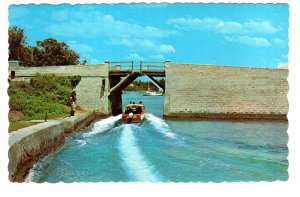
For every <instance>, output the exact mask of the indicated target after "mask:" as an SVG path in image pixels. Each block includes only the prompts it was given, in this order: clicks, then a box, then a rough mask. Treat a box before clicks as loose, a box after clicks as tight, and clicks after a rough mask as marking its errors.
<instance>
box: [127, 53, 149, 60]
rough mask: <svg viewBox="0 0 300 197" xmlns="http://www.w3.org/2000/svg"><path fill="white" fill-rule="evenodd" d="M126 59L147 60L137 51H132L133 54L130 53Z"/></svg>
mask: <svg viewBox="0 0 300 197" xmlns="http://www.w3.org/2000/svg"><path fill="white" fill-rule="evenodd" d="M126 59H128V60H133V61H143V60H145V58H143V57H142V56H140V55H139V54H137V53H132V54H129V55H128V56H127V57H126Z"/></svg>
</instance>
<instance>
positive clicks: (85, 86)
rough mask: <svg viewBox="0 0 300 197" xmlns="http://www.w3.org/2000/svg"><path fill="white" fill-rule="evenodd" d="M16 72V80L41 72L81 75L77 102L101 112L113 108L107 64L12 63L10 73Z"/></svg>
mask: <svg viewBox="0 0 300 197" xmlns="http://www.w3.org/2000/svg"><path fill="white" fill-rule="evenodd" d="M12 71H14V72H15V78H14V80H19V79H20V80H25V79H27V80H28V78H29V77H32V76H34V75H35V74H36V73H40V74H55V75H58V76H81V81H80V83H79V84H78V85H77V87H76V89H75V91H76V93H77V104H78V105H79V106H80V107H82V108H85V109H91V110H96V111H98V112H99V113H100V114H105V115H108V114H110V113H111V108H110V105H109V101H108V97H107V95H108V92H109V73H108V65H107V64H94V65H70V66H44V67H21V66H15V65H11V66H10V67H9V75H11V72H12Z"/></svg>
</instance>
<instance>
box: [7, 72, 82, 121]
mask: <svg viewBox="0 0 300 197" xmlns="http://www.w3.org/2000/svg"><path fill="white" fill-rule="evenodd" d="M79 81H80V77H59V76H55V75H41V74H37V75H35V76H34V77H33V78H32V79H31V80H30V82H29V83H27V82H23V81H19V82H18V81H11V82H10V86H9V88H8V95H9V97H10V100H9V107H10V109H11V110H16V111H20V112H22V113H23V114H24V117H23V119H22V120H31V119H44V118H45V116H46V114H47V117H48V118H57V117H61V116H63V115H66V113H68V109H67V108H66V106H65V105H67V104H69V98H70V95H71V93H72V90H73V88H74V87H75V86H76V85H77V84H78V83H79ZM75 84H76V85H75ZM74 85H75V86H74Z"/></svg>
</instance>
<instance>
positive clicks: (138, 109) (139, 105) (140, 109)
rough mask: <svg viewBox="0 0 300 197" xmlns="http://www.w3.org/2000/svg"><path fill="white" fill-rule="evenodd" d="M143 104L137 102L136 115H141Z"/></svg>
mask: <svg viewBox="0 0 300 197" xmlns="http://www.w3.org/2000/svg"><path fill="white" fill-rule="evenodd" d="M142 107H143V102H142V101H139V103H138V106H137V108H136V111H137V113H138V114H140V113H142Z"/></svg>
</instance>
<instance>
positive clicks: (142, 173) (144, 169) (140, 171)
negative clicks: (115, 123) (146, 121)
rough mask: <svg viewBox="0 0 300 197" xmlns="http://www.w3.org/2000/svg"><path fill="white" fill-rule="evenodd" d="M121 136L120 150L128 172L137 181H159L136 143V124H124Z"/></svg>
mask: <svg viewBox="0 0 300 197" xmlns="http://www.w3.org/2000/svg"><path fill="white" fill-rule="evenodd" d="M122 127H123V130H122V134H121V138H120V141H119V142H120V146H119V150H120V153H121V158H122V160H123V162H124V164H125V166H126V168H127V170H128V171H127V172H128V173H129V174H130V175H131V176H132V177H133V178H134V179H136V181H140V182H145V181H146V182H157V181H159V178H158V177H157V176H156V175H155V174H154V173H153V169H152V168H151V166H150V165H149V164H148V162H147V161H146V159H145V157H144V155H143V154H142V152H141V151H140V149H139V147H138V146H137V144H136V138H135V136H134V133H133V130H132V129H133V128H135V126H134V125H123V126H122Z"/></svg>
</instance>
